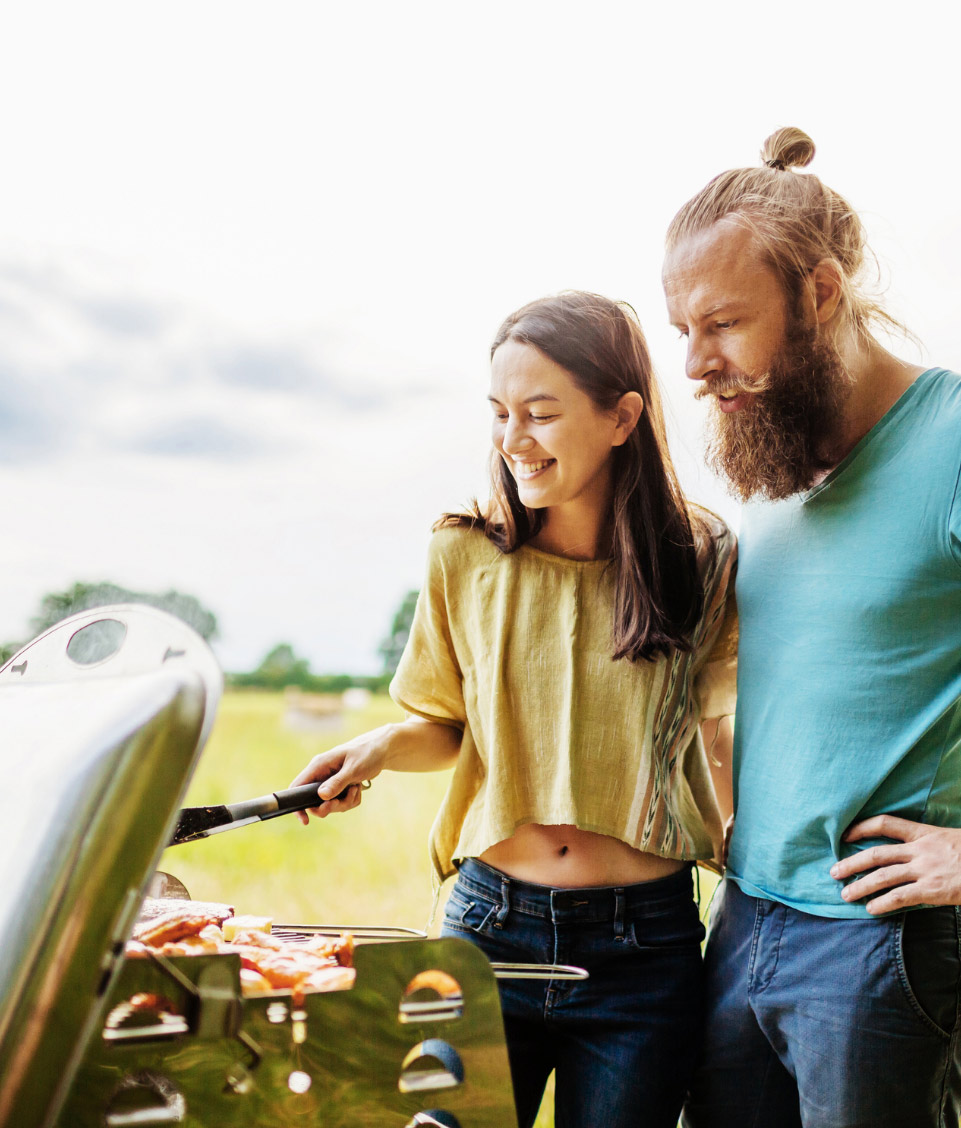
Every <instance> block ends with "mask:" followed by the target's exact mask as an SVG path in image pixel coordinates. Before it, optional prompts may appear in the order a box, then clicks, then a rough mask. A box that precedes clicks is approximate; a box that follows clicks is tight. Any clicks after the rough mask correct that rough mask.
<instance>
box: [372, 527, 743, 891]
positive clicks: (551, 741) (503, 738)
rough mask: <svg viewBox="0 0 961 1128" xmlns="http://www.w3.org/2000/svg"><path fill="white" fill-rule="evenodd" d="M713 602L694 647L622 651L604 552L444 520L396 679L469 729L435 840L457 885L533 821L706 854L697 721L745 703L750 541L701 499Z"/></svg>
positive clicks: (703, 769)
mask: <svg viewBox="0 0 961 1128" xmlns="http://www.w3.org/2000/svg"><path fill="white" fill-rule="evenodd" d="M702 513H703V517H704V519H705V520H706V522H707V524H708V527H709V529H710V532H711V536H712V537H713V540H714V542H715V545H716V553H715V554H713V556H712V554H711V553H710V551H709V546H708V545H707V544H706V543H705V544H703V545H702V546H701V550H700V551H699V554H698V555H699V559H700V560H701V565H702V572H705V573H706V575H705V604H704V614H703V617H702V620H701V622H700V623H699V624H698V626H697V628H696V631H695V634H694V639H693V649H692V650H691V651H690V652H687V653H674V654H672V655H671V656H670V657H668V658H663V657H660V658H656V659H654V660H652V661H641V662H630V661H628V660H627V659H623V658H622V659H619V660H618V661H616V662H615V661H614V660H613V658H612V657H611V652H612V644H611V624H612V621H613V606H614V603H613V599H614V584H613V576H612V569H611V568H609V567H608V561H605V560H590V561H580V560H570V559H567V558H566V557H562V556H554V555H551V554H549V553H546V552H542V551H540V550H538V549H535V548H531V547H529V546H526V545H525V546H523V547H521V548H519V549H517V551H516V552H513V553H510V554H507V555H505V554H504V553H502V552H500V550H499V549H497V548H496V547H495V546H494V545H493V544H492V543H491V542H490V541H489V540H488V539H487V537H485V536H484V534H483V532H481V531H480V530H477V529H471V528H466V527H455V528H444V529H441V530H439V531H438V532H436V533H435V534H434V535H433V537H432V539H431V544H430V550H429V554H428V563H427V577H426V580H425V583H424V586H423V588H422V590H421V593H420V597H419V599H418V601H417V609H416V612H415V615H414V622H413V625H412V627H411V632H410V637H409V639H408V642H407V647H406V649H405V650H404V654H403V657H402V658H401V661H400V665H399V666H398V669H397V673H396V674H395V676H394V679H393V681H392V682H391V685H390V693H391V696H392V697H393V698H394V700H395V701H396V702H397V704H398V705H400V706H401V707H402V708H403V709H405V710H406V711H407V712H408V713H410V714H413V715H416V716H419V717H423V718H425V719H427V720H429V721H437V722H440V723H442V724H450V725H455V726H457V727H459V728H462V729H463V733H464V736H463V740H462V742H461V747H460V752H459V755H458V758H457V762H456V765H455V767H454V772H453V776H452V778H451V783H450V787H449V788H448V791H447V794H446V795H445V797H444V800H443V802H442V804H441V808H440V811H439V812H438V814H437V818H436V819H435V821H434V826H433V828H432V830H431V836H430V851H431V860H432V863H433V867H434V871H435V874H436V877H437V878H438V879H439V880H441V881H443V880H444V879H445V878H447V877H449V876H451V874H453V873H454V865H453V861H454V859H458V860H459V859H461V858H466V857H473V856H477V855H478V854H482V853H483V852H484V851H485V850H486V849H488V847H490V846H493V845H494V844H495V843H496V842H500V841H502V840H504V839H505V838H509V837H510V836H511V835H512V834H513V833H514V831H515V830H516V829H517V828H518V827H519V826H522V825H524V824H525V823H540V824H545V825H556V824H565V825H573V826H576V827H579V828H581V829H582V830H589V831H594V832H596V833H598V834H608V835H610V836H611V837H613V838H618V839H620V840H621V841H623V842H626V843H628V844H629V845H630V846H633V847H635V848H636V849H638V850H644V851H649V852H651V853H654V854H659V855H661V856H663V857H668V858H681V859H692V860H693V859H708V858H711V857H712V855H713V854H714V853H715V849H716V846H717V844H718V843H719V841H720V837H721V825H720V817H719V815H718V812H717V807H716V803H715V800H714V791H713V788H712V785H711V781H710V774H709V769H708V765H707V759H706V756H705V752H704V748H703V742H702V741H701V738H700V734H699V731H698V724H699V722H700V721H701V720H704V719H707V718H711V717H721V716H726V715H728V714H731V713H733V712H734V702H735V672H736V649H737V619H736V611H735V607H734V595H733V593H734V568H735V560H736V553H737V548H736V542H735V539H734V536H733V534H732V533H731V532H730V531H729V530H728V528H727V526H726V525H725V524H724V523H723V522H722V521H721V520H720V518H718V517H715V516H714V515H713V514H711V513H707V512H706V511H702Z"/></svg>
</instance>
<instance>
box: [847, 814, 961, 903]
mask: <svg viewBox="0 0 961 1128" xmlns="http://www.w3.org/2000/svg"><path fill="white" fill-rule="evenodd" d="M864 838H893V839H895V840H896V841H895V842H893V843H892V844H890V845H886V846H869V847H868V848H867V849H865V850H860V851H859V852H858V853H856V854H852V855H851V857H849V858H843V859H842V860H841V861H840V862H836V863H835V864H834V865H833V866H832V867H831V876H832V877H835V878H837V879H838V880H839V881H843V880H845V879H847V878H850V877H854V876H855V875H856V874H863V876H862V877H859V878H858V880H857V881H852V882H851V884H850V885H846V886H845V887H844V889H843V891H842V893H841V896H842V897H843V898H844V900H845V901H860V900H862V899H863V898H864V897H872V896H873V895H874V894H876V893H879V892H880V891H881V890H885V889H886V890H887V892H886V893H881V894H880V896H875V897H874V898H873V900H871V901H869V902H868V903H867V905H866V906H865V908H866V909H867V910H868V912H869V913H871V914H872V915H878V914H880V913H890V912H896V911H897V910H898V909H905V908H908V907H909V906H911V905H922V904H923V905H961V830H955V829H953V828H951V827H942V826H929V825H928V824H927V823H918V822H911V821H910V820H908V819H900V818H897V817H896V816H895V815H876V816H875V817H874V818H871V819H865V820H864V821H863V822H859V823H854V825H853V826H851V827H849V828H848V830H847V831H846V832H845V834H844V841H845V842H858V841H860V840H861V839H864ZM868 870H870V871H871V872H870V873H868V872H866V871H868Z"/></svg>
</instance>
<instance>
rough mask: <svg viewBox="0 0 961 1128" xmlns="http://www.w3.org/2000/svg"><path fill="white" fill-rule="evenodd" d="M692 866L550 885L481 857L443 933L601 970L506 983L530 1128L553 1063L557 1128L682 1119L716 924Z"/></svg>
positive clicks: (538, 959)
mask: <svg viewBox="0 0 961 1128" xmlns="http://www.w3.org/2000/svg"><path fill="white" fill-rule="evenodd" d="M691 884H692V883H691V873H690V870H689V869H684V870H681V871H680V872H678V873H676V874H671V875H670V876H669V877H665V878H659V879H657V880H656V881H648V882H643V883H641V884H639V885H628V886H625V887H623V888H604V889H598V888H592V889H552V888H551V887H550V886H547V885H532V884H530V883H528V882H523V881H515V880H514V879H513V878H509V877H508V876H507V875H506V874H503V873H501V872H500V871H499V870H495V869H492V868H491V867H490V866H487V865H484V863H483V862H479V861H477V860H476V859H475V858H469V859H467V860H466V861H465V862H464V863H463V864H462V865H461V868H460V873H459V875H458V878H457V882H456V884H455V885H454V889H453V892H452V893H451V895H450V900H449V901H448V903H447V910H446V912H445V916H444V926H443V929H442V935H444V936H462V937H465V938H466V939H468V940H471V941H473V942H474V943H475V944H477V945H478V947H480V948H481V949H482V950H483V951H484V952H485V953H486V955H487V956H488V958H489V959H491V960H495V961H498V960H499V961H510V962H521V963H561V964H574V965H576V966H579V967H583V968H586V969H587V971H589V972H590V978H589V979H586V980H580V981H564V980H522V979H516V980H511V979H507V980H501V981H500V983H499V987H500V996H501V1006H502V1009H503V1012H504V1026H505V1030H506V1034H507V1049H508V1054H509V1056H510V1063H511V1075H512V1078H513V1082H514V1097H515V1101H516V1103H517V1118H518V1122H519V1124H520V1128H530V1125H532V1124H533V1123H534V1120H535V1118H536V1116H537V1110H538V1107H539V1105H540V1103H541V1098H542V1096H543V1094H544V1085H545V1084H546V1082H547V1078H548V1076H549V1075H550V1072H551V1070H552V1069H553V1070H555V1096H554V1105H555V1125H556V1128H676V1124H677V1117H678V1113H679V1111H680V1107H681V1101H682V1100H683V1097H684V1093H685V1091H686V1089H687V1086H688V1083H689V1081H690V1076H691V1071H692V1070H693V1066H694V1057H695V1053H696V1049H697V1039H698V1032H699V1029H700V1024H701V1012H702V982H703V967H702V962H701V952H700V942H701V939H702V937H703V935H704V929H703V926H702V925H701V922H700V920H699V919H698V914H697V906H696V905H695V903H694V899H693V897H692V889H691Z"/></svg>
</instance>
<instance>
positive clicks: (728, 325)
mask: <svg viewBox="0 0 961 1128" xmlns="http://www.w3.org/2000/svg"><path fill="white" fill-rule="evenodd" d="M716 324H717V327H718V329H733V328H734V326H735V325H737V322H736V321H718V322H716Z"/></svg>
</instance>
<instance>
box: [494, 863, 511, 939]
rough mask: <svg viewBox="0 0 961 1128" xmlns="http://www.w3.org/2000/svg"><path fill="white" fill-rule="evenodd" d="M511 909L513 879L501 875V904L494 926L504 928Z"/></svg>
mask: <svg viewBox="0 0 961 1128" xmlns="http://www.w3.org/2000/svg"><path fill="white" fill-rule="evenodd" d="M510 911H511V880H510V878H509V877H505V876H504V875H503V874H502V875H501V904H500V908H499V909H498V910H497V916H496V917H494V927H495V928H503V927H504V925H505V924H506V923H507V914H508V913H509V912H510Z"/></svg>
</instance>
